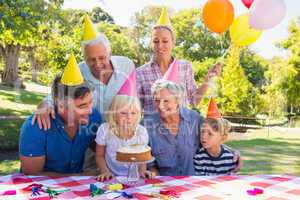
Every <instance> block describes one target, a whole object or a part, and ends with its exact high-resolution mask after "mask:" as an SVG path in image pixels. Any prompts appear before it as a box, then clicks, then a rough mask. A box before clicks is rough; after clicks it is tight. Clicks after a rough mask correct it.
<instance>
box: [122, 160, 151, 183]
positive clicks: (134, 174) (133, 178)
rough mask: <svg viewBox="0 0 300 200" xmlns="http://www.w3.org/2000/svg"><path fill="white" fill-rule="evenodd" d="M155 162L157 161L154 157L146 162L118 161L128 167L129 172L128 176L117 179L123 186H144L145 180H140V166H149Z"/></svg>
mask: <svg viewBox="0 0 300 200" xmlns="http://www.w3.org/2000/svg"><path fill="white" fill-rule="evenodd" d="M154 160H155V159H154V157H152V158H151V159H150V160H148V161H144V162H134V161H132V162H128V161H126V162H122V161H118V162H120V163H122V164H126V165H128V172H127V176H117V177H116V179H117V181H118V182H120V183H122V184H125V185H131V186H133V185H135V186H136V185H142V184H143V183H144V180H143V179H141V178H140V174H139V165H141V164H147V163H150V162H153V161H154Z"/></svg>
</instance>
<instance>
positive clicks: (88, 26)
mask: <svg viewBox="0 0 300 200" xmlns="http://www.w3.org/2000/svg"><path fill="white" fill-rule="evenodd" d="M96 37H97V31H96V30H95V28H94V25H93V22H92V20H91V19H90V17H89V16H88V15H85V16H84V29H83V36H82V40H83V41H87V40H93V39H95V38H96Z"/></svg>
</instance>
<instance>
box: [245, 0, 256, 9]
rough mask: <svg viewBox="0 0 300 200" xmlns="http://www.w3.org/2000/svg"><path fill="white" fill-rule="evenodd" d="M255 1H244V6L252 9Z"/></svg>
mask: <svg viewBox="0 0 300 200" xmlns="http://www.w3.org/2000/svg"><path fill="white" fill-rule="evenodd" d="M253 1H254V0H242V2H243V4H244V5H245V6H246V7H247V8H250V7H251V4H252V3H253Z"/></svg>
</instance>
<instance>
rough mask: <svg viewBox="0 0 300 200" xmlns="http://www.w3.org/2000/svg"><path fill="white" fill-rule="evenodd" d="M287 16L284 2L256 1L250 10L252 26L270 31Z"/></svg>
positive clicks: (271, 0)
mask: <svg viewBox="0 0 300 200" xmlns="http://www.w3.org/2000/svg"><path fill="white" fill-rule="evenodd" d="M285 14H286V6H285V3H284V0H255V1H254V3H253V5H252V6H251V9H250V18H249V23H250V26H251V27H253V28H255V29H260V30H265V29H270V28H272V27H274V26H276V25H277V24H279V23H280V22H281V20H282V19H283V18H284V16H285Z"/></svg>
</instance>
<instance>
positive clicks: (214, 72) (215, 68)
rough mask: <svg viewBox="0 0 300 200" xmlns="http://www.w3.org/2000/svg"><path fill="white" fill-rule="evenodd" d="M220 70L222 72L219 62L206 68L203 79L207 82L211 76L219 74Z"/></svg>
mask: <svg viewBox="0 0 300 200" xmlns="http://www.w3.org/2000/svg"><path fill="white" fill-rule="evenodd" d="M221 72H222V64H221V63H217V64H215V65H214V66H212V67H211V68H210V69H209V70H208V72H207V74H206V76H205V81H206V82H208V81H209V80H210V79H211V78H212V77H215V76H220V75H221Z"/></svg>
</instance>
